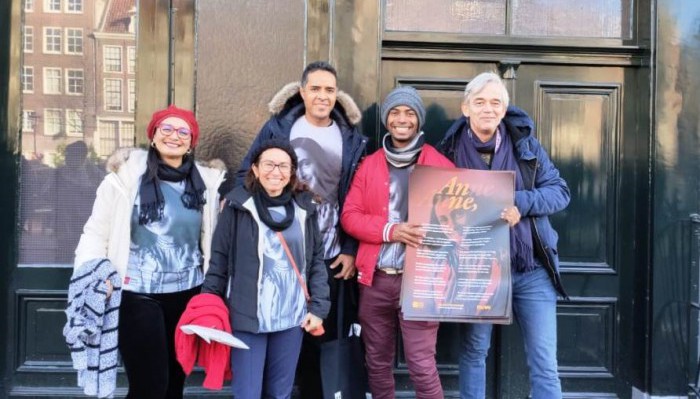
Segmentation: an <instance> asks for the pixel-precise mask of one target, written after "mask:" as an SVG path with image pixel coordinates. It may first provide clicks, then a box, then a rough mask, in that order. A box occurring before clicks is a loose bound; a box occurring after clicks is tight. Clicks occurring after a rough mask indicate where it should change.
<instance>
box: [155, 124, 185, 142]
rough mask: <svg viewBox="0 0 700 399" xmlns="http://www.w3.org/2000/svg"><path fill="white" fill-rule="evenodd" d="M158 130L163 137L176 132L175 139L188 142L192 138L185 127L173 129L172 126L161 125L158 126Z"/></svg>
mask: <svg viewBox="0 0 700 399" xmlns="http://www.w3.org/2000/svg"><path fill="white" fill-rule="evenodd" d="M158 128H159V129H160V132H161V133H163V136H170V135H172V134H173V132H177V137H179V138H181V139H183V140H189V139H191V138H192V131H191V130H190V129H188V128H186V127H180V128H177V129H175V127H174V126H173V125H169V124H167V123H161V124H160V126H158Z"/></svg>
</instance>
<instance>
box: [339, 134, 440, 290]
mask: <svg viewBox="0 0 700 399" xmlns="http://www.w3.org/2000/svg"><path fill="white" fill-rule="evenodd" d="M417 164H418V165H427V166H438V167H443V168H453V167H454V164H453V163H452V162H451V161H450V160H448V159H447V158H445V157H444V156H443V155H442V154H440V153H439V152H437V150H436V149H435V148H434V147H432V146H430V145H428V144H424V145H423V149H422V150H421V153H420V155H419V156H418V162H417ZM389 180H390V178H389V166H388V165H387V162H386V156H385V154H384V149H379V150H377V151H376V152H374V153H373V154H372V155H370V156H368V157H367V158H365V159H364V161H362V163H361V164H360V167H359V168H358V170H357V172H356V173H355V177H354V178H353V180H352V184H351V185H350V191H349V192H348V196H347V197H346V198H345V206H344V207H343V213H342V215H341V219H340V221H341V223H342V225H343V229H344V230H345V231H346V232H347V233H348V234H350V235H351V236H353V237H355V238H356V239H357V240H358V241H359V242H360V246H359V248H358V250H357V258H356V259H355V266H357V281H359V282H360V283H361V284H364V285H367V286H371V285H372V277H373V276H374V268H375V267H376V266H377V258H378V257H379V250H380V248H381V246H382V244H383V243H385V242H389V237H391V227H392V226H393V225H394V224H393V223H388V221H389Z"/></svg>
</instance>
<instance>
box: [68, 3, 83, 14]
mask: <svg viewBox="0 0 700 399" xmlns="http://www.w3.org/2000/svg"><path fill="white" fill-rule="evenodd" d="M66 12H67V13H69V14H82V13H83V0H66Z"/></svg>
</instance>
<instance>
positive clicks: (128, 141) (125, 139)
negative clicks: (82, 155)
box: [93, 116, 136, 158]
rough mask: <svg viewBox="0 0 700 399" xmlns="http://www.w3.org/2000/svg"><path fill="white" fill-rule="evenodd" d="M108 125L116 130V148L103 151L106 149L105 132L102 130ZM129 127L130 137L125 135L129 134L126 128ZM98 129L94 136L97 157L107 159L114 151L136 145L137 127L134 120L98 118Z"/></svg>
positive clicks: (117, 117)
mask: <svg viewBox="0 0 700 399" xmlns="http://www.w3.org/2000/svg"><path fill="white" fill-rule="evenodd" d="M106 124H110V125H111V126H112V127H113V128H114V129H115V131H114V142H113V144H114V148H107V149H106V151H103V148H104V147H105V143H104V133H105V131H104V130H103V129H102V128H103V127H104V126H105V125H106ZM127 125H128V127H129V133H130V134H129V135H128V136H127V135H125V134H124V133H126V132H127V130H126V129H125V127H126V126H127ZM96 126H97V129H96V130H95V134H94V136H93V137H94V141H93V147H94V149H95V151H96V152H97V155H98V156H100V157H103V158H106V157H108V156H110V155H111V154H112V152H114V150H116V149H118V148H122V147H133V146H134V145H135V143H136V130H135V129H136V126H135V123H134V119H133V118H125V117H119V116H116V117H104V118H100V117H98V118H97V122H96ZM110 144H111V143H110Z"/></svg>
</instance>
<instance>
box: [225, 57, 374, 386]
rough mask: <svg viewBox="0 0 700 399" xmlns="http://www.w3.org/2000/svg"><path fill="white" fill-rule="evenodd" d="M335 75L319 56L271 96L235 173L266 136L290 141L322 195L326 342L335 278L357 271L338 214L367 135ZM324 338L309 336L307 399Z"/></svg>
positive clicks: (303, 363) (302, 173) (304, 379)
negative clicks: (262, 120) (326, 283)
mask: <svg viewBox="0 0 700 399" xmlns="http://www.w3.org/2000/svg"><path fill="white" fill-rule="evenodd" d="M336 77H337V72H336V70H335V68H333V66H331V65H330V64H328V63H327V62H323V61H317V62H313V63H311V64H309V65H307V66H306V68H305V69H304V72H303V73H302V76H301V82H293V83H290V84H287V85H286V86H284V87H283V88H282V89H281V90H280V91H279V92H278V93H277V94H276V95H275V96H274V97H273V98H272V101H270V104H269V108H270V112H271V113H272V117H271V118H270V119H269V120H268V121H267V123H265V125H264V126H263V127H262V129H261V130H260V132H259V133H258V135H257V137H256V138H255V140H254V141H253V144H252V145H251V148H250V150H249V151H248V154H247V155H246V157H245V158H244V159H243V162H242V163H241V167H240V169H239V171H238V173H237V175H236V185H240V184H242V182H243V178H244V176H245V173H246V172H247V171H248V169H250V162H251V154H253V153H254V152H255V151H256V148H258V147H259V146H260V145H262V143H264V142H265V141H267V140H269V139H273V138H274V139H282V140H289V142H290V144H291V145H292V147H293V148H294V151H295V152H296V154H297V157H298V160H299V162H298V169H297V170H296V173H297V177H298V178H299V179H300V180H302V181H304V182H306V183H307V184H308V185H309V186H310V188H311V190H312V191H313V192H314V193H315V194H316V195H317V196H318V197H319V198H320V203H319V204H318V205H317V206H318V214H319V218H318V220H319V230H320V232H321V234H322V236H323V242H324V259H325V261H326V266H327V267H328V276H329V285H330V289H331V302H332V305H331V311H330V314H329V315H328V318H327V319H326V322H324V326H326V334H325V336H324V337H321V338H320V340H322V341H325V340H330V339H334V338H336V335H337V334H336V331H335V327H336V321H335V314H336V304H337V295H336V292H337V290H336V288H337V287H336V286H337V281H341V280H340V279H344V280H348V279H351V278H353V277H354V276H355V254H356V252H357V242H356V241H355V240H354V239H353V238H352V237H350V236H348V235H347V234H345V232H344V231H343V230H342V228H341V226H340V223H339V219H340V214H341V212H342V208H343V202H344V200H345V196H346V194H347V192H348V189H349V187H350V182H351V181H352V177H353V174H354V172H355V169H356V167H357V164H358V163H359V161H360V158H361V157H362V156H363V154H364V151H365V146H366V145H367V138H366V137H365V136H363V135H362V134H361V133H360V132H359V131H358V127H357V125H358V123H359V122H360V119H361V113H360V110H359V108H358V107H357V105H356V104H355V102H354V101H353V100H352V98H351V97H350V96H349V95H348V94H346V93H344V92H342V91H339V90H338V87H337V79H336ZM339 266H340V267H339ZM345 291H346V292H347V291H350V290H345ZM346 302H347V301H346ZM346 313H348V312H347V311H346ZM352 313H354V312H352ZM312 340H315V341H312ZM320 340H319V339H318V338H315V337H311V336H306V337H305V342H304V348H303V349H302V354H301V358H300V362H299V370H300V374H299V376H298V377H299V381H298V382H299V387H300V388H301V389H302V391H303V392H301V397H303V398H321V397H322V393H321V386H320V368H319V365H318V361H319V360H318V359H319V353H318V344H319V343H320Z"/></svg>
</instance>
